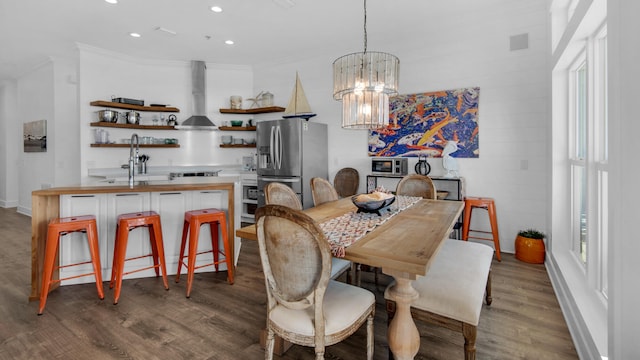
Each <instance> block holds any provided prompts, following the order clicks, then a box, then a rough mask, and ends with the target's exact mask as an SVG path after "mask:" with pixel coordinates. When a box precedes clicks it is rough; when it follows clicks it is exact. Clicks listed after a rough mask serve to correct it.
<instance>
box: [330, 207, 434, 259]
mask: <svg viewBox="0 0 640 360" xmlns="http://www.w3.org/2000/svg"><path fill="white" fill-rule="evenodd" d="M421 199H422V198H421V197H415V196H403V195H399V196H396V201H394V203H393V204H391V205H390V206H389V208H388V210H385V211H384V212H383V213H382V214H381V215H378V214H375V213H365V212H361V213H359V212H357V211H352V212H348V213H346V214H344V215H342V216H339V217H336V218H333V219H330V220H327V221H325V222H322V223H320V229H322V231H323V232H324V234H325V236H326V237H327V240H329V245H330V246H331V252H332V253H333V256H335V257H344V255H345V248H347V247H348V246H349V245H351V244H353V243H355V242H356V241H358V240H360V239H361V238H362V237H363V236H365V235H366V234H367V233H368V232H370V231H373V230H374V229H375V228H376V226H380V225H382V224H384V223H385V222H387V221H388V220H389V219H391V218H392V217H394V216H395V215H397V214H398V213H400V212H401V211H403V210H405V209H407V208H409V207H411V206H412V205H413V204H415V203H417V202H418V201H420V200H421Z"/></svg>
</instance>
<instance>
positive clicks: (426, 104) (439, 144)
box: [368, 87, 480, 158]
mask: <svg viewBox="0 0 640 360" xmlns="http://www.w3.org/2000/svg"><path fill="white" fill-rule="evenodd" d="M479 97H480V88H479V87H471V88H463V89H455V90H444V91H435V92H428V93H419V94H409V95H398V96H394V97H392V98H391V99H389V125H388V126H387V127H385V128H382V129H376V130H371V131H369V141H368V152H369V156H387V157H388V156H402V157H419V156H426V157H442V150H443V149H444V146H445V145H446V143H447V142H448V141H455V142H456V144H457V146H458V150H457V151H456V152H454V153H452V154H451V156H452V157H457V158H477V157H479V154H480V153H479V145H478V144H479V142H478V101H479Z"/></svg>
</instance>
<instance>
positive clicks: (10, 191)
mask: <svg viewBox="0 0 640 360" xmlns="http://www.w3.org/2000/svg"><path fill="white" fill-rule="evenodd" d="M16 95H17V91H16V83H15V81H10V82H9V81H7V82H5V83H2V84H0V207H16V206H17V205H18V172H17V171H15V170H16V169H17V165H18V150H19V149H20V146H22V143H21V141H22V139H21V138H20V137H17V136H15V135H14V134H16V132H17V130H16V129H18V128H20V127H21V126H22V123H21V122H19V121H18V109H17V104H16Z"/></svg>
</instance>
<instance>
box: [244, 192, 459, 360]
mask: <svg viewBox="0 0 640 360" xmlns="http://www.w3.org/2000/svg"><path fill="white" fill-rule="evenodd" d="M463 207H464V202H462V201H450V200H428V199H420V200H418V201H417V202H415V203H413V204H412V205H410V206H408V207H407V208H405V209H403V210H402V211H398V212H397V213H396V214H395V215H394V216H392V217H390V218H389V219H388V220H386V221H384V222H383V223H381V224H379V225H377V226H375V228H373V229H371V230H370V231H368V232H367V233H366V234H364V236H362V237H360V238H359V239H358V240H357V241H356V242H354V243H352V244H350V245H349V246H347V247H345V248H344V251H342V252H341V254H340V255H341V257H343V258H344V259H346V260H350V261H353V262H355V263H358V264H364V265H369V266H372V267H378V268H381V269H382V272H383V273H385V274H387V275H389V276H392V277H393V278H394V279H395V282H394V285H392V287H391V288H390V289H389V296H390V297H391V299H392V300H394V301H395V302H396V314H395V316H394V318H393V319H392V320H391V322H390V323H389V327H388V328H387V340H388V343H389V348H390V350H391V352H392V353H393V355H394V357H395V358H396V359H399V360H404V359H413V358H414V357H415V356H416V354H417V353H418V349H419V348H420V335H419V333H418V328H417V327H416V324H415V322H414V321H413V318H412V317H411V303H412V302H413V301H414V300H415V299H416V298H417V297H418V293H417V292H416V290H415V289H414V288H413V286H412V282H413V280H415V279H416V277H417V276H421V275H422V276H423V275H426V273H427V272H428V271H429V267H430V266H431V263H432V261H433V259H434V258H435V255H436V254H437V253H438V251H439V250H440V247H441V246H442V245H443V244H444V241H445V240H446V239H447V238H449V236H450V234H451V232H452V230H453V226H454V225H455V223H456V221H457V219H458V218H459V217H460V214H461V213H462V210H463ZM357 210H358V208H357V207H356V206H355V205H354V204H353V202H352V200H351V198H342V199H339V200H336V201H331V202H327V203H324V204H322V205H319V206H315V207H312V208H309V209H305V210H303V211H304V213H305V214H307V215H309V216H310V217H311V218H312V219H313V220H314V221H316V222H317V223H319V224H322V223H324V222H326V221H330V220H331V219H336V218H338V217H341V216H343V215H345V214H346V213H350V212H356V211H357ZM236 235H237V236H238V237H240V238H243V239H249V240H257V235H256V227H255V225H250V226H245V227H243V228H240V229H238V230H236Z"/></svg>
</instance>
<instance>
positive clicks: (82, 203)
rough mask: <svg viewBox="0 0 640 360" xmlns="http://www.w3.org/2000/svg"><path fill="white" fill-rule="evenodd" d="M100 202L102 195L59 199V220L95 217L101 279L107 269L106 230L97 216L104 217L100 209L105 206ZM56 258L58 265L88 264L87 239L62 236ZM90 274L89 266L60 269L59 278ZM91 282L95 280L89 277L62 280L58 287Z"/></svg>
mask: <svg viewBox="0 0 640 360" xmlns="http://www.w3.org/2000/svg"><path fill="white" fill-rule="evenodd" d="M104 198H105V196H104V194H88V195H62V196H60V217H70V216H81V215H93V216H95V217H96V223H97V225H98V243H99V251H100V266H101V267H102V269H103V273H102V276H103V278H104V275H105V273H106V270H107V267H110V266H109V264H108V261H107V247H108V242H107V238H106V235H107V234H106V231H107V229H106V226H105V220H104V219H103V218H102V217H101V214H104V211H103V210H102V207H103V206H104V205H105V202H104ZM58 254H59V260H60V264H61V265H67V264H77V263H81V262H86V261H91V254H90V252H89V244H88V242H87V235H86V234H85V233H81V232H75V233H71V234H67V235H63V236H62V237H61V238H60V246H59V248H58ZM90 272H93V265H92V264H91V263H88V264H83V265H79V266H73V267H69V268H62V269H60V278H65V277H70V276H77V275H80V274H86V273H90ZM94 281H95V278H94V277H93V276H84V277H80V278H75V279H69V280H64V281H62V282H61V285H71V284H81V283H89V282H94Z"/></svg>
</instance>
